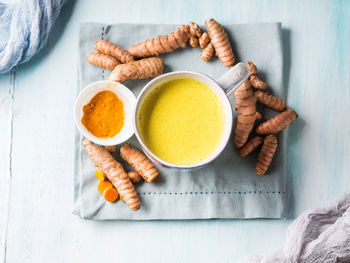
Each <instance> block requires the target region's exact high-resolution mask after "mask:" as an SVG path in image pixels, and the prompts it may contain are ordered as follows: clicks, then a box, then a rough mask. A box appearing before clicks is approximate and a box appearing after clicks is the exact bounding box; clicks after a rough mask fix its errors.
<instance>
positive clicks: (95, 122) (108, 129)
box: [81, 90, 125, 138]
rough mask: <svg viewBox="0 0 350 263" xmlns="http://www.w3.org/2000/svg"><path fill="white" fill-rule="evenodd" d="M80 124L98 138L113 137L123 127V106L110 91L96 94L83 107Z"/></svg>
mask: <svg viewBox="0 0 350 263" xmlns="http://www.w3.org/2000/svg"><path fill="white" fill-rule="evenodd" d="M83 113H84V114H83V117H82V118H81V123H82V124H83V125H84V126H85V128H86V129H87V130H88V131H89V132H91V133H92V134H93V135H95V136H96V137H99V138H108V137H114V136H115V135H116V134H118V133H119V132H120V131H121V129H122V128H123V125H124V118H125V117H124V104H123V101H122V100H120V99H119V98H118V96H117V95H116V94H114V93H113V92H111V91H107V90H106V91H101V92H99V93H97V94H96V95H95V96H94V97H93V98H92V99H91V100H90V102H89V103H88V104H86V105H85V106H84V107H83Z"/></svg>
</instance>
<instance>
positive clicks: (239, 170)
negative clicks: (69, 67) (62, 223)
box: [74, 23, 286, 220]
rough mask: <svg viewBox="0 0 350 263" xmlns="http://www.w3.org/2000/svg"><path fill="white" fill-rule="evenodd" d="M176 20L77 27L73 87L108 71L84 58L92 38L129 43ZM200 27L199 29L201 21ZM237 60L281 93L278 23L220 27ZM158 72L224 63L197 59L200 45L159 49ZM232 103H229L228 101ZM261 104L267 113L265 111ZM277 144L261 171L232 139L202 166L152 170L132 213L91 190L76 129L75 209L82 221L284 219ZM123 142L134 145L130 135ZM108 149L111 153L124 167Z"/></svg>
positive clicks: (168, 28) (216, 67)
mask: <svg viewBox="0 0 350 263" xmlns="http://www.w3.org/2000/svg"><path fill="white" fill-rule="evenodd" d="M176 27H177V26H176V25H149V24H148V25H139V24H115V25H105V24H97V23H84V24H82V25H81V27H80V41H79V50H80V52H79V85H78V91H77V92H79V90H81V89H83V88H84V87H85V86H86V85H88V84H89V83H91V82H93V81H97V80H101V79H106V78H107V77H108V74H109V72H108V71H107V70H103V69H100V68H97V67H94V66H92V65H90V64H88V63H87V62H86V61H85V57H86V55H87V54H88V53H89V52H93V51H94V49H93V47H94V42H95V40H96V39H101V38H103V39H107V40H110V41H112V42H115V43H117V44H118V45H120V46H122V47H124V48H126V49H127V48H128V47H129V46H130V45H132V44H134V43H136V42H139V41H142V40H145V39H147V38H150V37H154V36H157V35H162V34H168V33H170V32H172V31H173V30H174V29H175V28H176ZM203 28H204V27H203ZM225 28H226V30H227V32H228V34H229V36H230V38H231V39H230V41H231V43H232V46H233V49H234V52H235V54H236V56H237V58H238V60H239V61H243V62H246V61H247V60H252V61H254V62H255V63H256V64H257V65H258V68H259V71H260V73H261V74H260V76H262V78H263V79H264V80H266V82H267V83H268V85H269V87H270V88H271V90H272V91H273V93H274V94H275V95H277V96H282V97H283V95H284V94H283V76H282V72H283V69H282V67H283V63H282V62H283V58H282V40H281V25H280V24H279V23H269V24H244V25H226V26H225ZM162 57H163V58H164V60H165V72H169V71H174V70H193V71H199V72H203V73H205V74H208V75H210V76H212V77H213V78H218V77H219V76H220V75H222V74H223V73H224V72H225V71H226V70H227V68H226V67H225V66H224V65H222V64H221V62H220V61H219V60H218V59H216V58H215V59H213V60H212V61H210V62H208V63H204V62H202V61H201V59H200V48H190V47H189V48H187V49H183V50H176V51H175V52H173V53H171V54H166V55H162ZM147 82H148V80H134V81H127V82H125V83H124V84H125V85H126V86H127V87H128V88H130V89H131V90H132V91H133V92H134V93H135V95H138V93H139V92H140V90H141V89H142V87H143V86H144V85H145V84H146V83H147ZM233 103H234V102H233ZM267 111H268V110H266V109H264V110H262V113H264V114H265V113H266V116H268V115H269V114H271V112H267ZM278 139H279V147H278V150H277V153H276V156H275V158H274V160H273V164H272V165H271V169H270V172H269V174H268V175H265V176H261V177H258V176H257V175H256V174H255V164H256V160H257V153H254V154H252V155H251V156H248V157H246V158H244V159H242V158H240V157H239V156H238V155H237V153H236V150H235V149H234V147H233V141H232V140H231V141H230V142H229V144H228V146H227V147H226V149H225V151H224V152H223V153H222V155H221V156H220V157H219V158H218V159H217V160H215V161H214V162H212V163H211V164H209V165H208V166H206V167H204V168H201V169H198V170H195V171H185V172H176V171H174V170H167V169H165V168H159V170H160V175H159V177H158V178H157V179H156V180H155V181H154V182H153V183H151V184H147V183H145V182H143V183H141V184H138V185H136V191H137V192H138V194H139V196H140V200H141V203H142V206H141V209H140V210H138V211H136V212H133V211H130V210H129V208H128V207H127V205H126V204H125V203H123V202H121V201H120V200H119V201H117V202H116V203H108V202H106V201H104V199H103V197H102V196H101V195H100V194H99V193H98V191H97V184H98V181H97V179H96V177H95V175H94V172H95V170H96V167H94V164H93V163H92V162H91V161H90V160H89V159H88V157H87V156H86V154H85V152H84V151H83V149H82V148H81V140H82V137H81V135H80V134H79V133H78V131H77V135H76V147H75V149H76V155H75V156H76V158H75V164H76V171H75V205H76V209H75V211H74V214H76V215H78V216H80V217H81V218H85V219H94V220H111V219H128V220H155V219H207V218H283V217H285V211H286V209H285V195H286V193H285V191H286V189H285V178H284V165H283V161H284V150H285V148H284V147H283V146H284V141H285V136H283V134H282V135H280V136H279V137H278ZM129 143H130V144H131V145H132V146H134V147H138V145H137V142H136V139H135V137H132V138H131V139H130V141H129ZM118 155H119V154H118V153H116V154H115V158H116V159H117V160H118V161H121V162H122V163H123V164H124V167H125V168H126V169H130V167H129V166H128V165H127V164H126V163H125V162H123V161H122V160H121V158H120V157H119V156H118Z"/></svg>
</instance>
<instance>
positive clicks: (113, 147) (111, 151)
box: [105, 145, 117, 153]
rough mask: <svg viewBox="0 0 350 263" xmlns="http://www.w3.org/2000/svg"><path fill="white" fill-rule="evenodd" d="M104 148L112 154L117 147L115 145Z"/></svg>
mask: <svg viewBox="0 0 350 263" xmlns="http://www.w3.org/2000/svg"><path fill="white" fill-rule="evenodd" d="M105 148H106V149H107V150H108V151H109V152H110V153H114V152H115V151H116V150H117V146H116V145H106V146H105Z"/></svg>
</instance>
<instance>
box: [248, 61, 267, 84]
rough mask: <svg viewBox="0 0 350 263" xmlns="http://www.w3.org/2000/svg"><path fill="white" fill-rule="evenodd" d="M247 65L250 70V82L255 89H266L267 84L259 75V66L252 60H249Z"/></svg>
mask: <svg viewBox="0 0 350 263" xmlns="http://www.w3.org/2000/svg"><path fill="white" fill-rule="evenodd" d="M247 67H248V69H249V71H250V76H249V81H250V84H252V86H253V87H254V88H255V89H261V90H265V89H267V84H266V83H265V82H264V81H262V80H261V79H260V78H259V77H258V75H257V74H258V68H257V67H256V66H255V65H254V63H253V62H252V61H248V62H247Z"/></svg>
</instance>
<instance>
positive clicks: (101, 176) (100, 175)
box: [95, 170, 106, 182]
mask: <svg viewBox="0 0 350 263" xmlns="http://www.w3.org/2000/svg"><path fill="white" fill-rule="evenodd" d="M95 175H96V178H97V179H98V180H99V181H100V182H103V181H104V180H106V175H105V174H104V173H103V172H101V171H100V170H97V171H96V172H95Z"/></svg>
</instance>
